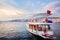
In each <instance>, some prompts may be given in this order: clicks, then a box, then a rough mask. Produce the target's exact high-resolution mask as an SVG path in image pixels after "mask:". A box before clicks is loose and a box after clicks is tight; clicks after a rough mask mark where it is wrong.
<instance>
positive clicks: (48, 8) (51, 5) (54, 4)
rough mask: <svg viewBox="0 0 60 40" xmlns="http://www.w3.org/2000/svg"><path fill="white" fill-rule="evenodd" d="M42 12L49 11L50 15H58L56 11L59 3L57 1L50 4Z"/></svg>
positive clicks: (58, 8) (59, 6) (59, 5)
mask: <svg viewBox="0 0 60 40" xmlns="http://www.w3.org/2000/svg"><path fill="white" fill-rule="evenodd" d="M44 10H51V11H52V13H58V11H60V2H59V1H55V2H51V3H49V4H48V5H46V6H45V7H44ZM59 13H60V12H59Z"/></svg>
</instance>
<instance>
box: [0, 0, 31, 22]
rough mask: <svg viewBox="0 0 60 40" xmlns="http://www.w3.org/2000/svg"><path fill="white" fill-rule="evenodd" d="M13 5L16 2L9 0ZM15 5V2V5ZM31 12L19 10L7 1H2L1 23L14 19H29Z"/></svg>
mask: <svg viewBox="0 0 60 40" xmlns="http://www.w3.org/2000/svg"><path fill="white" fill-rule="evenodd" d="M9 1H10V2H11V1H12V3H13V2H14V0H9ZM13 4H14V5H16V6H17V4H15V2H14V3H13ZM29 16H30V12H29V11H27V10H23V9H20V8H19V9H18V8H16V7H14V6H12V5H10V4H9V3H8V1H7V0H2V1H0V21H1V20H2V21H6V20H13V19H28V18H30V17H29Z"/></svg>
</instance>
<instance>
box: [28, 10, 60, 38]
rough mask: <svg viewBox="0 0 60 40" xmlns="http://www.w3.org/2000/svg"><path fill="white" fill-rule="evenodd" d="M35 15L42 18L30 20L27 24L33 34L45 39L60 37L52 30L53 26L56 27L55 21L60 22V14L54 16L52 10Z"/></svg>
mask: <svg viewBox="0 0 60 40" xmlns="http://www.w3.org/2000/svg"><path fill="white" fill-rule="evenodd" d="M35 16H40V18H35V19H31V20H28V24H27V30H28V31H29V32H30V33H31V34H33V35H36V36H39V37H42V38H43V39H53V38H60V36H56V35H54V32H53V31H52V30H51V27H54V25H53V24H54V23H59V22H60V16H56V15H55V16H53V14H52V13H51V11H50V10H48V11H47V13H40V14H37V15H34V17H35Z"/></svg>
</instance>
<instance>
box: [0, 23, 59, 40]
mask: <svg viewBox="0 0 60 40" xmlns="http://www.w3.org/2000/svg"><path fill="white" fill-rule="evenodd" d="M52 28H53V27H52ZM59 28H60V27H59ZM55 29H56V30H57V31H59V30H58V28H54V29H53V31H54V30H55ZM56 34H58V33H56ZM0 40H38V39H37V38H36V37H35V36H33V35H32V34H31V33H29V32H28V30H27V22H0ZM54 40H59V39H54Z"/></svg>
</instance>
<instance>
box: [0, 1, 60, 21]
mask: <svg viewBox="0 0 60 40" xmlns="http://www.w3.org/2000/svg"><path fill="white" fill-rule="evenodd" d="M47 10H51V12H52V13H54V14H56V13H57V14H59V13H60V0H0V21H7V20H14V19H29V18H32V15H35V14H38V13H44V12H46V11H47Z"/></svg>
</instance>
